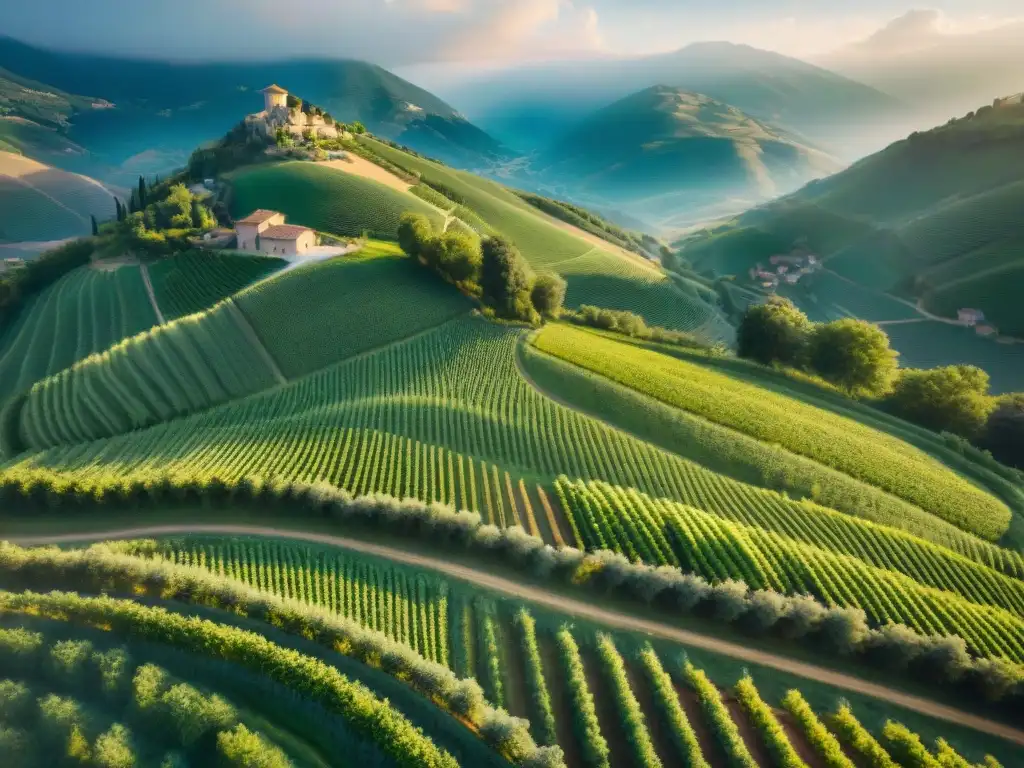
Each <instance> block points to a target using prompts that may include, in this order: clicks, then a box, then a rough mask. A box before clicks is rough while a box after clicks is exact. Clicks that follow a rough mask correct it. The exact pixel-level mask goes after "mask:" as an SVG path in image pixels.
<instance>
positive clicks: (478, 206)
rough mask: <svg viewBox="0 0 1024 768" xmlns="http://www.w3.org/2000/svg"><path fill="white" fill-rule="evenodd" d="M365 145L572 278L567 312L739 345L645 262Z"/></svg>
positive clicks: (484, 189) (497, 193)
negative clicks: (633, 315) (627, 318)
mask: <svg viewBox="0 0 1024 768" xmlns="http://www.w3.org/2000/svg"><path fill="white" fill-rule="evenodd" d="M362 141H364V143H366V144H367V145H368V146H369V147H371V148H372V149H373V151H374V152H377V153H378V154H380V155H381V156H383V157H384V158H386V159H387V160H389V161H391V162H393V163H395V164H396V165H398V166H401V167H403V168H408V169H409V170H411V171H415V172H417V173H419V174H420V175H421V176H422V178H424V179H427V180H429V181H432V182H434V183H437V184H439V185H442V186H443V187H444V188H447V189H449V190H451V191H452V192H453V193H454V194H455V195H456V196H458V197H459V198H461V199H462V200H464V201H465V207H467V208H469V209H470V210H472V211H473V213H475V214H476V215H477V216H479V217H480V218H481V219H482V220H483V222H484V223H486V224H487V225H488V226H489V227H491V228H493V229H494V230H496V231H498V232H500V233H501V234H503V235H505V236H507V237H509V238H510V239H511V240H512V241H513V242H515V244H516V245H517V246H518V247H519V249H520V250H521V251H522V253H523V256H524V257H526V260H527V261H528V262H529V263H530V265H531V266H532V267H533V268H534V270H536V271H544V270H548V271H554V272H557V273H558V274H561V275H563V276H564V277H566V279H567V281H568V283H569V289H568V292H567V294H566V305H567V306H571V307H578V306H580V305H582V304H596V305H598V306H603V307H608V308H610V309H624V310H630V311H634V312H639V313H641V314H643V315H644V317H645V319H646V320H647V321H648V323H650V324H652V325H662V326H665V327H669V328H678V329H680V330H686V331H695V332H696V331H699V332H700V333H701V335H703V336H705V337H706V338H707V339H708V340H709V341H723V340H724V341H731V340H732V338H733V330H732V328H731V326H729V324H728V323H727V322H726V321H725V320H724V318H723V317H722V316H721V314H720V312H719V311H718V309H717V308H714V307H712V306H710V305H709V304H707V303H706V302H704V301H702V300H700V299H699V298H697V297H695V296H693V294H692V293H689V292H682V291H680V290H679V289H678V288H676V287H675V285H674V284H673V283H672V281H670V280H669V279H668V278H667V277H666V276H665V274H664V273H663V272H662V271H661V270H660V269H659V268H658V267H655V266H654V265H652V264H650V263H649V262H647V261H646V260H644V259H643V258H641V257H639V256H637V257H627V256H623V255H620V254H617V253H613V252H611V251H609V250H604V249H602V248H601V247H595V246H594V245H593V244H592V243H590V242H588V241H587V240H585V239H584V238H582V237H577V236H576V235H574V234H573V233H571V232H568V231H566V230H565V229H563V228H561V227H559V226H556V225H555V224H552V223H550V222H549V221H547V220H546V219H545V218H543V217H542V216H541V215H538V214H537V212H536V211H535V210H534V209H532V208H531V207H530V205H529V204H527V203H525V202H524V201H523V200H522V199H520V198H519V197H517V196H516V195H515V194H513V193H512V192H511V191H510V190H508V189H506V188H505V187H503V186H501V185H500V184H498V183H496V182H493V181H489V180H487V179H482V178H480V177H479V176H474V175H472V174H469V173H465V172H462V171H456V170H453V169H451V168H446V167H444V166H440V165H437V164H435V163H432V162H430V161H428V160H424V159H422V158H417V157H413V156H412V155H409V154H406V153H405V152H402V151H400V150H397V149H393V148H392V147H389V146H387V145H384V144H381V143H380V142H377V141H374V140H373V139H369V138H367V139H362ZM456 215H458V210H456ZM467 223H470V226H473V224H472V222H467Z"/></svg>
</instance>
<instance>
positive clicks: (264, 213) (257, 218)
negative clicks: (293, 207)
mask: <svg viewBox="0 0 1024 768" xmlns="http://www.w3.org/2000/svg"><path fill="white" fill-rule="evenodd" d="M280 215H281V214H279V213H278V212H277V211H268V210H266V209H265V208H260V209H258V210H255V211H253V212H252V213H250V214H249V215H248V216H246V217H245V218H244V219H239V220H238V221H236V222H235V224H262V223H263V222H265V221H268V220H270V219H272V218H274V217H275V216H280Z"/></svg>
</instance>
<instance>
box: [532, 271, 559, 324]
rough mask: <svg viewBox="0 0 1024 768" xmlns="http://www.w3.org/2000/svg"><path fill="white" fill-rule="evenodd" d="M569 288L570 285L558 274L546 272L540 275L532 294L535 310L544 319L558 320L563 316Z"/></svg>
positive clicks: (534, 284)
mask: <svg viewBox="0 0 1024 768" xmlns="http://www.w3.org/2000/svg"><path fill="white" fill-rule="evenodd" d="M567 287H568V285H567V283H566V282H565V280H563V279H562V278H560V277H559V276H558V275H556V274H553V273H550V272H545V273H544V274H542V275H539V276H538V277H537V279H536V280H535V281H534V283H533V290H532V291H531V292H530V299H531V300H532V301H533V308H534V309H536V310H537V312H539V313H540V315H541V316H542V317H549V318H557V317H558V316H559V315H560V314H562V305H563V304H564V303H565V291H566V288H567Z"/></svg>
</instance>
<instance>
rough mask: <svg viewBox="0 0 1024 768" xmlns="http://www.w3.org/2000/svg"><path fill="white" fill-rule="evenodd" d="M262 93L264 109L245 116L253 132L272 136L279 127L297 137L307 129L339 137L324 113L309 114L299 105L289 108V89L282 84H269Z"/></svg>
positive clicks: (322, 134) (324, 136)
mask: <svg viewBox="0 0 1024 768" xmlns="http://www.w3.org/2000/svg"><path fill="white" fill-rule="evenodd" d="M262 93H263V111H262V112H257V113H255V114H252V115H249V116H248V117H246V118H245V122H246V124H247V125H248V126H249V129H250V130H251V131H252V132H255V133H261V134H263V135H264V136H267V137H271V136H273V135H274V134H275V133H277V129H278V128H284V129H285V130H287V131H288V132H289V133H291V134H292V135H293V136H296V137H298V136H302V134H303V133H305V132H306V131H312V132H313V133H314V134H316V135H317V136H319V137H320V138H325V139H335V138H337V137H338V129H337V127H336V126H335V125H334V124H333V123H331V124H328V123H327V121H325V120H324V118H323V116H322V115H307V114H306V113H305V112H303V111H302V110H301V109H300V108H298V107H294V108H289V107H288V91H286V90H285V89H284V88H282V87H281V86H279V85H269V86H267V87H266V88H264V89H263V91H262Z"/></svg>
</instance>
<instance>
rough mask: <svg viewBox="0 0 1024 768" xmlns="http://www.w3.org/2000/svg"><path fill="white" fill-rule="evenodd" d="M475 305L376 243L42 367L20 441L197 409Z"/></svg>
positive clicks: (93, 435) (131, 424)
mask: <svg viewBox="0 0 1024 768" xmlns="http://www.w3.org/2000/svg"><path fill="white" fill-rule="evenodd" d="M197 258H208V257H207V256H206V255H205V254H203V255H200V256H199V257H197ZM220 258H221V259H225V258H228V259H230V258H231V257H230V256H221V257H220ZM268 261H269V260H268ZM188 263H189V262H182V263H180V264H179V265H177V268H179V269H180V268H188V267H187V265H188ZM200 274H201V273H200ZM165 288H166V286H165ZM194 299H195V296H194V295H193V296H190V297H189V301H192V300H194ZM299 306H308V307H310V308H311V310H310V311H305V312H298V311H296V307H299ZM470 306H471V305H470V303H469V301H468V300H466V299H465V298H463V297H462V296H461V295H459V294H458V293H456V292H455V291H453V290H451V289H450V288H449V287H448V286H446V285H445V284H443V283H441V282H440V281H439V280H437V278H435V277H434V276H433V275H431V274H429V273H427V272H425V271H424V270H423V269H422V268H420V267H418V266H416V265H413V264H412V263H411V262H410V261H409V260H408V259H407V258H405V257H404V256H402V255H401V254H400V253H399V252H398V250H397V247H396V246H393V245H390V244H386V243H373V242H371V243H370V244H369V245H367V246H366V247H365V249H364V251H363V253H362V254H357V255H355V256H346V257H342V258H338V259H334V260H329V261H325V262H320V263H317V264H312V265H307V266H304V267H300V268H298V269H294V270H291V271H287V272H283V273H282V274H280V275H277V276H272V277H271V278H270V279H268V280H265V281H262V282H260V283H259V284H257V285H254V286H252V287H251V288H248V289H246V290H244V291H242V292H241V293H238V294H236V295H234V296H233V297H230V298H227V299H225V300H224V301H221V302H220V303H218V304H215V305H214V306H212V307H210V308H209V309H206V310H204V311H201V312H199V313H197V314H192V315H188V316H185V317H182V318H180V319H178V320H176V321H174V322H170V323H168V324H167V325H163V326H160V327H158V328H154V329H152V330H150V331H147V332H145V333H141V334H139V335H137V336H133V337H132V338H127V339H125V340H124V341H123V342H121V343H119V344H116V345H115V346H113V347H111V348H109V349H103V350H102V351H100V353H99V354H96V355H93V356H91V357H89V358H87V359H85V360H82V361H81V362H79V363H78V364H76V365H75V366H73V367H71V368H69V369H67V370H60V368H63V367H64V366H60V367H58V368H57V369H55V370H54V371H48V372H47V373H56V372H57V371H60V373H59V374H58V375H55V376H53V377H51V378H49V379H46V380H45V381H40V382H39V383H38V384H37V385H36V386H35V387H33V388H32V391H31V393H30V394H29V396H28V398H27V400H26V402H25V403H24V405H23V406H22V407H21V409H20V414H19V417H18V422H19V427H18V444H19V448H21V449H24V448H31V449H35V450H38V449H40V448H43V447H48V446H53V445H68V444H73V443H77V442H82V441H86V440H95V439H97V438H100V437H107V436H111V435H118V434H122V433H126V432H129V431H131V430H133V429H137V428H139V427H143V426H149V425H152V424H157V423H160V422H163V421H166V420H168V419H170V418H174V417H178V416H183V415H186V414H190V413H195V412H197V411H202V410H205V409H207V408H210V407H211V406H214V405H217V404H220V403H225V402H228V401H230V400H234V399H237V398H240V397H243V396H246V395H252V394H255V393H258V392H261V391H263V390H265V389H269V388H271V387H273V386H275V385H277V384H282V383H284V381H285V380H286V379H293V378H298V377H300V376H302V375H304V374H307V373H310V372H313V371H316V370H318V369H320V368H324V367H325V366H327V365H330V364H332V363H336V362H338V361H339V360H344V359H345V358H348V357H351V356H353V355H357V354H359V353H361V352H365V351H367V350H370V349H373V348H376V347H380V346H384V345H387V344H389V343H391V342H394V341H398V340H400V339H403V338H405V337H408V336H412V335H414V334H416V333H418V332H420V331H423V330H425V329H428V328H431V327H432V326H435V325H438V324H439V323H442V322H444V321H445V320H448V319H450V318H451V317H453V316H456V315H459V314H462V313H466V312H468V311H469V309H470ZM353 318H359V319H358V321H356V322H353ZM70 362H73V361H68V363H67V364H70ZM37 378H42V376H37ZM33 381H35V379H33ZM57 403H60V404H61V405H60V406H59V407H58V406H57V405H56V404H57Z"/></svg>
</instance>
